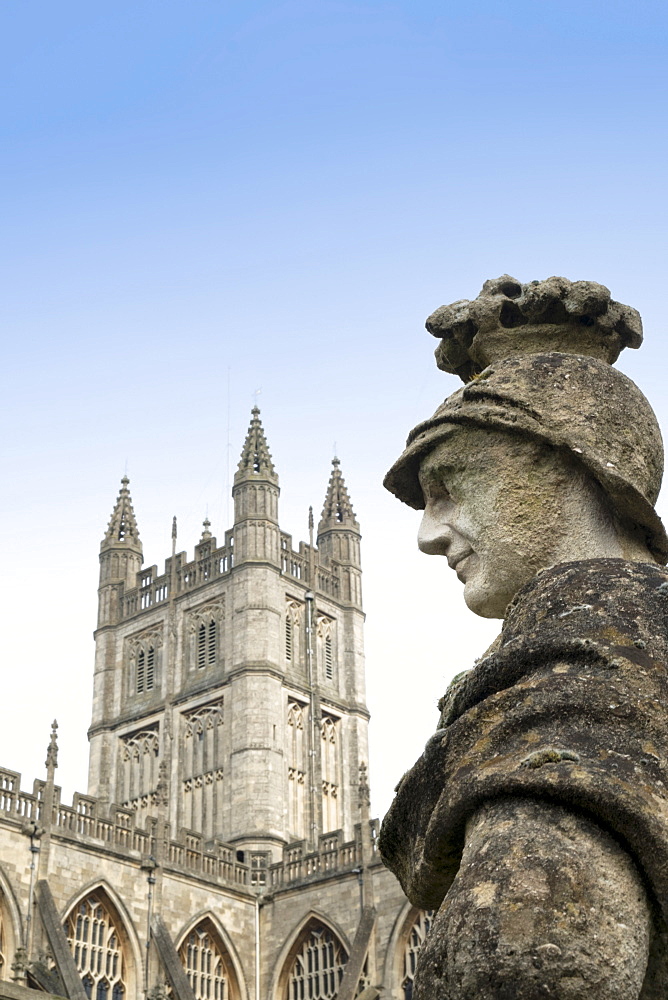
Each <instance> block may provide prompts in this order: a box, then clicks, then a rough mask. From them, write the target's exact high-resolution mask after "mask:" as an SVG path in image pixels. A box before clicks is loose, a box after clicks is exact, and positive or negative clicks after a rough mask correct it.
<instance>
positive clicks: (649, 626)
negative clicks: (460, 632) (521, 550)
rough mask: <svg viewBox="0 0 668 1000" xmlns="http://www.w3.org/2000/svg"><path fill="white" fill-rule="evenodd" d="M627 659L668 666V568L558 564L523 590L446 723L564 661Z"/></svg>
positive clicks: (454, 696)
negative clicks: (529, 676)
mask: <svg viewBox="0 0 668 1000" xmlns="http://www.w3.org/2000/svg"><path fill="white" fill-rule="evenodd" d="M619 656H623V657H625V658H626V659H627V660H632V661H636V662H639V661H641V660H642V661H643V663H646V665H649V664H650V663H652V664H654V665H656V664H661V665H663V667H664V668H666V669H668V570H666V569H665V568H664V567H662V566H658V565H657V564H656V563H639V562H628V561H626V560H624V559H583V560H579V561H577V562H570V563H560V564H559V565H557V566H552V567H550V568H549V569H545V570H543V571H542V572H540V573H538V574H537V575H536V576H535V577H534V579H533V580H531V581H530V583H528V584H527V585H526V586H525V587H523V588H522V590H521V591H519V593H518V594H517V596H516V597H515V599H514V601H513V602H512V604H511V606H510V608H509V610H508V615H507V617H506V620H505V622H504V625H503V631H502V633H501V636H500V640H499V642H498V643H495V645H494V648H493V649H492V650H490V651H489V653H488V655H486V656H485V657H483V659H481V660H480V661H479V662H478V663H476V665H475V666H474V667H473V668H472V669H471V670H468V671H466V672H465V673H463V674H459V675H458V676H457V677H456V678H455V680H454V681H453V682H452V684H451V685H450V688H449V689H448V691H447V692H446V694H445V696H444V697H443V698H442V699H441V703H440V708H441V718H440V722H439V727H440V728H442V727H446V726H448V725H449V724H450V723H451V722H453V721H454V720H455V719H457V718H459V717H460V716H461V715H462V714H463V713H464V712H466V711H467V710H468V709H469V708H471V707H473V705H475V704H478V703H479V702H480V701H482V700H483V699H484V698H486V697H488V696H489V695H491V694H494V693H495V692H496V691H500V690H502V689H504V688H508V687H511V686H512V685H513V684H516V683H517V682H518V681H520V680H521V679H522V678H523V677H525V676H527V674H529V673H532V672H534V671H536V670H540V669H541V668H542V667H549V666H550V664H554V663H555V662H556V661H558V660H565V661H573V660H578V661H589V662H591V663H594V662H597V661H598V662H609V661H611V660H614V659H615V658H617V657H619Z"/></svg>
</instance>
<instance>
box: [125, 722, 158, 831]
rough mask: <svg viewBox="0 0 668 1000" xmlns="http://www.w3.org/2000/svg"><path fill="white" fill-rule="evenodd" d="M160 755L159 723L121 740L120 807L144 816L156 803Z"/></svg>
mask: <svg viewBox="0 0 668 1000" xmlns="http://www.w3.org/2000/svg"><path fill="white" fill-rule="evenodd" d="M159 755H160V731H159V728H158V724H157V723H155V724H154V725H152V726H147V727H145V728H144V729H140V730H138V731H137V732H134V733H129V734H128V735H126V736H121V737H120V757H121V766H120V772H121V774H120V778H121V781H120V784H121V789H120V791H121V804H122V805H123V807H124V808H126V809H132V810H134V812H136V813H137V814H138V817H137V818H138V820H139V818H140V817H141V816H143V817H146V816H147V815H149V814H150V812H151V806H153V805H154V804H155V796H156V788H157V784H158V765H159V760H158V758H159Z"/></svg>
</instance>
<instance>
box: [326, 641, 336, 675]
mask: <svg viewBox="0 0 668 1000" xmlns="http://www.w3.org/2000/svg"><path fill="white" fill-rule="evenodd" d="M325 678H326V679H327V680H328V681H331V680H332V679H333V678H334V665H333V662H332V637H331V635H326V636H325Z"/></svg>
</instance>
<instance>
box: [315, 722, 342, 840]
mask: <svg viewBox="0 0 668 1000" xmlns="http://www.w3.org/2000/svg"><path fill="white" fill-rule="evenodd" d="M338 727H339V722H338V719H335V718H334V717H333V716H331V715H325V714H324V713H323V716H322V722H321V723H320V736H321V740H322V744H321V754H322V830H323V833H328V832H329V831H330V830H338V828H339V815H340V813H339V738H338V737H339V731H338Z"/></svg>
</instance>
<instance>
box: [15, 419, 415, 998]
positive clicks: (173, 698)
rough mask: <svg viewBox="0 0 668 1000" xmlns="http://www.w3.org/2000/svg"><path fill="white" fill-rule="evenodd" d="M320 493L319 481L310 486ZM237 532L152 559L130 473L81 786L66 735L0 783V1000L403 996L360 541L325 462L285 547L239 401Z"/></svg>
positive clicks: (263, 448)
mask: <svg viewBox="0 0 668 1000" xmlns="http://www.w3.org/2000/svg"><path fill="white" fill-rule="evenodd" d="M324 486H325V484H324V483H323V487H324ZM232 493H233V498H234V523H233V524H232V526H231V527H230V528H229V530H227V531H226V532H225V534H224V537H223V539H222V540H221V542H220V543H219V541H218V539H217V538H215V537H214V536H213V534H212V532H211V530H210V529H211V524H210V523H209V521H208V519H207V520H205V522H204V525H203V531H202V535H201V538H200V540H199V542H198V543H197V545H196V546H195V551H194V555H193V557H192V558H189V557H188V555H187V554H186V553H185V552H182V551H178V550H177V540H178V539H177V525H176V522H175V523H174V525H173V530H172V551H171V554H170V555H169V556H168V557H167V559H166V561H165V565H164V572H161V573H159V572H158V567H157V566H156V565H151V566H148V567H147V566H144V563H143V557H144V554H143V549H142V543H141V540H140V534H139V527H138V519H137V517H136V516H135V511H134V508H133V503H132V499H131V495H130V489H129V480H128V479H127V478H126V477H124V478H123V479H122V481H121V489H120V492H119V494H118V498H117V500H116V503H115V506H114V508H113V511H112V516H111V520H110V522H109V526H108V528H107V530H106V532H105V534H104V538H103V540H102V544H101V547H100V578H99V604H98V622H97V629H96V631H95V667H94V670H95V678H94V696H93V711H92V722H91V725H90V729H89V738H90V765H89V787H88V791H87V794H75V796H74V799H73V802H72V805H71V806H70V805H66V804H64V803H63V802H61V795H60V788H59V787H58V785H57V784H56V783H55V776H56V770H57V762H58V747H57V739H56V736H57V726H56V725H55V724H54V728H53V731H52V733H51V739H50V742H49V744H48V751H47V761H46V772H45V776H44V777H43V778H40V779H37V780H36V781H34V783H33V785H32V790H31V791H27V790H23V789H22V788H21V776H20V774H17V773H16V772H14V771H10V770H7V769H3V768H0V1000H2V998H13V1000H30V998H31V997H33V996H35V992H36V991H39V992H41V993H42V995H45V994H49V995H51V996H56V997H68V998H71V1000H85V998H89V1000H143V998H146V1000H161V998H166V997H173V998H175V1000H335V998H337V1000H353V998H354V997H355V996H357V995H359V994H360V993H361V992H362V991H364V990H367V991H368V992H367V994H366V997H365V1000H374V998H376V997H383V998H386V997H387V998H393V1000H410V996H411V992H412V983H413V972H414V969H415V960H416V956H417V953H418V951H419V949H420V947H421V944H422V941H423V940H424V936H425V934H426V931H427V929H428V927H429V925H430V919H431V915H430V914H429V913H424V912H422V911H419V910H417V909H415V908H414V907H412V906H411V904H410V903H409V902H408V901H407V900H406V898H405V897H404V895H403V893H402V892H401V889H400V888H399V885H398V883H397V882H396V881H395V879H394V877H393V876H392V875H391V874H390V873H389V872H388V871H387V870H386V869H385V868H384V867H383V866H382V864H381V862H380V859H379V857H378V855H377V852H376V834H377V828H378V822H377V821H376V820H373V819H372V818H371V817H370V813H369V786H368V777H367V760H368V752H367V725H368V719H369V714H368V711H367V708H366V704H365V677H364V651H363V623H364V614H363V611H362V589H361V559H360V537H361V536H360V526H359V524H358V522H357V520H356V517H355V514H354V512H353V507H352V503H351V500H350V496H349V494H348V490H347V487H346V484H345V481H344V478H343V475H342V473H341V468H340V463H339V461H338V459H334V461H333V464H332V470H331V475H330V478H329V482H328V484H326V490H325V501H324V505H323V510H322V515H321V517H320V519H319V521H318V524H317V527H316V525H315V523H314V519H313V516H312V515H311V517H310V526H309V539H308V541H307V542H299V543H298V544H297V545H296V546H294V545H293V541H292V538H291V537H290V535H289V534H287V533H286V532H284V531H282V530H281V528H280V524H279V480H278V474H277V472H276V469H275V467H274V463H273V460H272V457H271V454H270V451H269V447H268V445H267V440H266V437H265V432H264V429H263V426H262V423H261V421H260V413H259V410H258V409H257V408H254V409H253V411H252V414H251V421H250V426H249V429H248V433H247V435H246V439H245V441H244V444H243V447H242V450H241V458H240V461H239V465H238V469H237V471H236V474H235V476H234V485H233V490H232Z"/></svg>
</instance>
